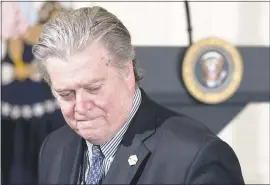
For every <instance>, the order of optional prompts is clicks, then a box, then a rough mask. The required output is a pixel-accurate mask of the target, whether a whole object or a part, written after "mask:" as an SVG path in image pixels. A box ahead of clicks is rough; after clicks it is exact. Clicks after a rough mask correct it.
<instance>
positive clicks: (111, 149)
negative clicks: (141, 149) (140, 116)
mask: <svg viewBox="0 0 270 185" xmlns="http://www.w3.org/2000/svg"><path fill="white" fill-rule="evenodd" d="M140 104H141V91H140V89H139V88H138V87H137V88H136V89H135V93H134V96H133V103H132V108H131V111H130V113H129V116H128V118H127V120H126V122H125V124H124V125H123V127H122V128H121V129H120V130H119V131H118V133H117V134H116V135H115V136H114V137H113V138H112V139H111V140H110V141H108V142H107V143H105V144H103V145H100V149H101V151H102V153H103V155H104V157H105V158H104V160H103V164H102V172H103V174H102V178H104V177H105V176H106V174H107V172H108V171H109V168H110V165H111V163H112V161H113V159H114V157H115V153H116V151H117V149H118V147H119V144H120V142H121V141H122V139H123V136H124V134H125V133H126V131H127V129H128V127H129V125H130V122H131V120H132V118H133V116H134V115H135V113H136V112H137V110H138V108H139V106H140ZM86 144H87V148H88V149H87V151H86V152H85V159H86V160H85V161H86V162H84V164H83V169H84V170H83V172H82V173H83V182H81V183H82V184H85V181H86V178H87V174H88V171H89V169H90V167H91V157H92V146H93V144H92V143H90V142H88V141H86Z"/></svg>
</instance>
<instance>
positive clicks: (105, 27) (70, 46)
mask: <svg viewBox="0 0 270 185" xmlns="http://www.w3.org/2000/svg"><path fill="white" fill-rule="evenodd" d="M97 41H98V42H100V43H102V44H103V45H104V46H105V47H106V49H107V50H108V51H109V53H110V54H111V55H112V56H113V57H114V58H115V60H114V62H113V64H114V65H115V67H117V68H118V69H119V70H123V69H124V67H125V64H126V63H127V62H128V61H130V60H132V63H133V69H134V76H135V81H136V84H137V85H139V81H140V80H141V79H142V77H141V76H140V74H139V72H138V70H137V68H136V59H135V51H134V48H133V46H132V44H131V36H130V33H129V31H128V30H127V28H126V27H125V26H124V25H123V23H122V22H121V21H120V20H119V19H118V18H117V17H116V16H115V15H113V14H112V13H110V12H108V11H107V10H105V9H104V8H102V7H98V6H94V7H87V8H80V9H76V10H70V11H65V12H61V13H59V15H58V16H56V17H55V18H53V19H51V20H50V21H48V22H47V23H46V24H44V25H43V28H42V31H41V33H40V36H39V41H38V43H37V44H36V45H34V46H33V54H34V56H35V58H36V59H37V60H39V61H40V62H38V70H39V72H40V74H41V76H42V77H43V79H44V80H45V81H46V82H47V83H48V84H51V81H50V77H49V75H48V72H47V69H46V65H45V61H46V60H47V59H48V58H49V57H58V58H60V59H63V60H67V58H68V56H70V55H72V54H75V53H76V52H80V51H82V50H83V49H85V48H86V47H87V46H88V45H89V44H91V43H94V42H97Z"/></svg>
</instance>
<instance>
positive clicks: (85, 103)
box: [75, 92, 94, 115]
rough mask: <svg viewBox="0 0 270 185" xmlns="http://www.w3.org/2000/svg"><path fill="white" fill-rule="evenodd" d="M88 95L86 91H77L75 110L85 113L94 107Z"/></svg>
mask: <svg viewBox="0 0 270 185" xmlns="http://www.w3.org/2000/svg"><path fill="white" fill-rule="evenodd" d="M86 96H87V95H86V94H84V93H80V92H78V93H76V104H75V112H76V113H78V114H80V115H85V114H86V112H87V111H88V110H91V109H92V108H93V107H94V103H93V101H92V100H89V99H87V97H86Z"/></svg>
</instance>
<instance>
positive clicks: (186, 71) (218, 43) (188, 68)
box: [182, 37, 243, 104]
mask: <svg viewBox="0 0 270 185" xmlns="http://www.w3.org/2000/svg"><path fill="white" fill-rule="evenodd" d="M207 47H220V48H223V49H224V50H225V51H226V52H227V53H228V54H229V55H231V57H232V61H231V62H232V64H233V65H234V66H233V69H234V71H233V72H232V74H231V77H232V78H231V81H230V82H229V84H228V85H227V87H226V88H225V89H223V90H221V91H220V92H204V91H202V89H200V88H199V87H198V85H197V84H196V80H195V79H194V78H193V73H194V69H193V63H194V62H197V61H194V56H197V54H198V53H199V52H200V51H201V50H202V49H203V48H207ZM242 76H243V62H242V57H241V55H240V53H239V52H238V50H237V49H236V48H235V47H234V46H233V45H232V44H230V43H228V42H227V41H225V40H223V39H220V38H217V37H209V38H205V39H202V40H199V41H198V42H196V43H195V44H193V45H192V46H191V47H190V48H189V49H188V50H187V53H186V55H185V57H184V61H183V64H182V78H183V80H184V84H185V86H186V88H187V90H188V91H189V93H190V94H191V95H192V96H193V97H194V98H196V99H197V100H199V101H201V102H203V103H206V104H218V103H221V102H224V101H226V100H227V99H229V98H230V97H231V96H232V95H233V94H234V93H235V91H236V90H237V89H238V87H239V85H240V83H241V80H242Z"/></svg>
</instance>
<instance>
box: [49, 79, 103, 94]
mask: <svg viewBox="0 0 270 185" xmlns="http://www.w3.org/2000/svg"><path fill="white" fill-rule="evenodd" d="M104 80H105V78H97V79H94V80H91V81H90V82H86V83H85V84H82V86H88V87H89V86H91V85H93V84H95V83H97V82H101V81H104ZM53 90H54V91H56V92H66V91H73V90H72V89H65V88H53Z"/></svg>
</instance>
